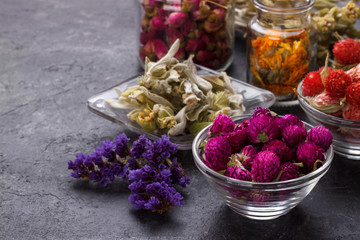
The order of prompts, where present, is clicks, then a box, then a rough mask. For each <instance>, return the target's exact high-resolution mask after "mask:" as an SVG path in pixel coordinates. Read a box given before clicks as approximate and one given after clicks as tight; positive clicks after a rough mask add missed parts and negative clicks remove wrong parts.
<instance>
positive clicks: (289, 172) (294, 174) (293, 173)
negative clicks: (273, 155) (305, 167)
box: [279, 162, 299, 181]
mask: <svg viewBox="0 0 360 240" xmlns="http://www.w3.org/2000/svg"><path fill="white" fill-rule="evenodd" d="M280 168H281V171H282V173H281V176H280V179H279V181H286V180H290V179H294V178H298V177H299V166H298V165H296V164H293V163H291V162H286V163H284V164H283V165H281V167H280Z"/></svg>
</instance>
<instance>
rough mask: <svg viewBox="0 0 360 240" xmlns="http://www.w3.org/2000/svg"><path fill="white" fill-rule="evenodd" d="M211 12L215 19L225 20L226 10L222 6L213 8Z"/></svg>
mask: <svg viewBox="0 0 360 240" xmlns="http://www.w3.org/2000/svg"><path fill="white" fill-rule="evenodd" d="M212 12H213V13H214V14H215V15H216V21H218V22H224V21H225V17H226V11H225V10H224V9H223V8H215V9H214V10H213V11H212Z"/></svg>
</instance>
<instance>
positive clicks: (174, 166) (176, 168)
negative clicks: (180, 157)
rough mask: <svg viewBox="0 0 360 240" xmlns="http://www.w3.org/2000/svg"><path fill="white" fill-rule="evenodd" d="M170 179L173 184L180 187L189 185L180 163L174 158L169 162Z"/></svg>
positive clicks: (188, 179)
mask: <svg viewBox="0 0 360 240" xmlns="http://www.w3.org/2000/svg"><path fill="white" fill-rule="evenodd" d="M170 170H171V178H172V180H173V183H174V184H178V185H180V186H182V187H186V185H188V184H190V178H189V177H187V176H185V172H184V169H183V168H182V167H181V165H180V163H178V162H177V158H174V159H173V160H172V162H171V167H170Z"/></svg>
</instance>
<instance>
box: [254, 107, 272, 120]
mask: <svg viewBox="0 0 360 240" xmlns="http://www.w3.org/2000/svg"><path fill="white" fill-rule="evenodd" d="M262 115H266V116H269V117H272V118H274V117H273V115H272V114H271V112H270V110H269V109H267V108H262V107H257V108H255V110H254V112H253V114H252V115H251V118H255V117H258V116H262Z"/></svg>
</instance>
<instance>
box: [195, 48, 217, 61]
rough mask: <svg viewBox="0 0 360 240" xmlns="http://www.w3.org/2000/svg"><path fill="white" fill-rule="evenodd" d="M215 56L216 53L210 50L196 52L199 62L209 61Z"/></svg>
mask: <svg viewBox="0 0 360 240" xmlns="http://www.w3.org/2000/svg"><path fill="white" fill-rule="evenodd" d="M214 58H215V54H214V53H212V52H209V51H205V50H200V51H198V52H197V54H196V60H197V61H199V62H208V61H209V60H212V59H214Z"/></svg>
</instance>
